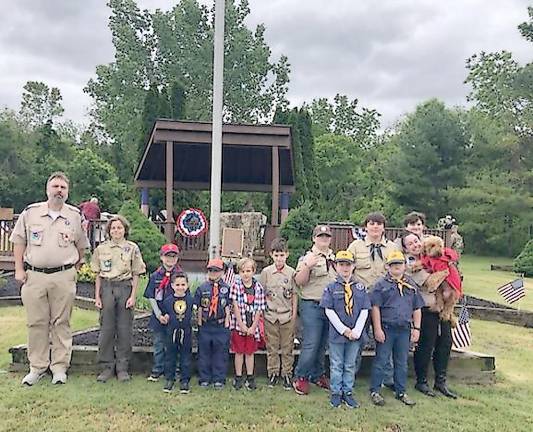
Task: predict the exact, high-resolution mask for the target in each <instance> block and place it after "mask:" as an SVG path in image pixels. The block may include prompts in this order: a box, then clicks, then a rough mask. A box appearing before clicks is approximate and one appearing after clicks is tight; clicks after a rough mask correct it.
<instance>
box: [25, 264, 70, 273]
mask: <svg viewBox="0 0 533 432" xmlns="http://www.w3.org/2000/svg"><path fill="white" fill-rule="evenodd" d="M72 267H74V264H67V265H64V266H61V267H49V268H39V267H34V266H32V265H30V264H28V263H24V270H32V271H36V272H40V273H46V274H51V273H57V272H60V271H64V270H68V269H71V268H72Z"/></svg>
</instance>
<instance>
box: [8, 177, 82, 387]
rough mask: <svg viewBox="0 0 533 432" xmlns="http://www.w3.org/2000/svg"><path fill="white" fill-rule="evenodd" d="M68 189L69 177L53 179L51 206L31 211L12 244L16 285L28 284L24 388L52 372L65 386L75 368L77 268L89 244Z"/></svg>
mask: <svg viewBox="0 0 533 432" xmlns="http://www.w3.org/2000/svg"><path fill="white" fill-rule="evenodd" d="M68 189H69V180H68V178H67V176H66V175H65V174H64V173H62V172H55V173H53V174H52V175H51V176H50V177H49V178H48V181H47V182H46V194H47V196H48V201H45V202H40V203H35V204H30V205H29V206H28V207H26V209H24V211H23V212H22V213H21V214H20V216H19V218H18V220H17V223H16V225H15V228H14V229H13V233H12V234H11V238H10V240H11V241H12V242H13V243H14V255H15V279H17V280H18V281H20V282H22V283H23V285H22V289H21V296H22V303H23V304H24V307H25V308H26V314H27V322H28V324H27V326H28V359H29V361H30V372H29V373H28V374H27V375H26V376H25V377H24V378H23V380H22V383H23V384H27V385H29V386H31V385H33V384H35V383H37V382H38V381H39V380H40V379H41V378H42V376H43V375H44V373H45V372H46V370H47V369H48V368H50V370H51V372H52V375H53V378H52V383H53V384H64V383H65V382H66V380H67V375H66V372H67V369H68V367H69V365H70V358H71V354H72V334H71V331H70V316H71V312H72V306H73V303H74V297H75V295H76V267H77V266H79V264H80V262H81V260H82V258H83V255H84V252H85V249H86V248H87V247H88V246H89V243H88V241H87V237H86V236H85V233H84V231H83V229H82V226H81V215H80V212H79V210H78V209H77V208H76V207H73V206H71V205H68V204H65V202H66V200H67V198H68ZM50 341H51V347H50ZM50 348H51V350H50Z"/></svg>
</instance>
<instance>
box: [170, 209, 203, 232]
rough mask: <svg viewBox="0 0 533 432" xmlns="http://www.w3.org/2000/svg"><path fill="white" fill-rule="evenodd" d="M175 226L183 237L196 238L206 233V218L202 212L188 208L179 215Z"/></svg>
mask: <svg viewBox="0 0 533 432" xmlns="http://www.w3.org/2000/svg"><path fill="white" fill-rule="evenodd" d="M176 225H177V226H178V231H179V232H180V234H181V235H183V236H184V237H198V236H199V235H202V234H203V233H205V232H206V231H207V218H206V217H205V215H204V212H203V211H202V210H200V209H195V208H190V209H187V210H183V211H182V212H181V213H180V215H179V216H178V217H177V219H176Z"/></svg>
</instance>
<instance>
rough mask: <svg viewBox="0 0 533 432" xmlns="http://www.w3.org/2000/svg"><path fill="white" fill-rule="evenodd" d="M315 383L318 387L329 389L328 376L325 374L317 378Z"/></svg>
mask: <svg viewBox="0 0 533 432" xmlns="http://www.w3.org/2000/svg"><path fill="white" fill-rule="evenodd" d="M315 384H316V385H317V386H318V387H320V388H323V389H324V390H328V391H329V378H328V377H327V376H326V375H322V376H321V377H320V378H319V379H317V380H316V381H315Z"/></svg>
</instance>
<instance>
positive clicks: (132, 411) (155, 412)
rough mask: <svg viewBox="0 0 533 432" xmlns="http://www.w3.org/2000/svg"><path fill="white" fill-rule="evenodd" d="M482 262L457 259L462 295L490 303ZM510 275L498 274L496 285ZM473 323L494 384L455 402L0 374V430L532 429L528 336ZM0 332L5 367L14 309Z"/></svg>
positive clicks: (470, 389) (17, 313) (18, 315)
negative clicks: (342, 402) (31, 382)
mask: <svg viewBox="0 0 533 432" xmlns="http://www.w3.org/2000/svg"><path fill="white" fill-rule="evenodd" d="M490 262H495V261H494V260H492V259H487V258H485V259H479V260H478V259H475V258H471V257H465V260H464V265H463V270H464V272H465V273H466V276H465V280H467V281H468V282H466V284H467V285H466V286H467V292H469V293H470V292H471V291H470V290H469V289H468V287H469V286H471V287H473V288H474V289H475V290H476V295H480V296H482V297H487V298H488V296H487V295H483V293H484V292H485V290H486V288H483V286H482V285H484V284H485V278H486V281H488V282H489V283H490V286H489V287H488V290H490V289H492V288H491V287H492V285H495V286H498V284H499V282H496V283H494V279H493V273H495V272H488V267H487V268H486V269H485V267H486V265H487V263H490ZM484 273H488V274H487V275H484ZM496 273H497V272H496ZM508 276H509V275H508V274H506V273H503V274H502V275H500V276H498V277H500V278H502V279H503V282H502V283H504V282H506V281H507V279H506V278H507V277H508ZM511 277H512V275H511ZM499 280H500V279H498V281H499ZM529 283H530V285H531V281H529ZM472 293H473V292H472ZM496 295H497V294H496ZM495 298H497V297H495ZM95 322H96V313H94V312H87V311H79V310H77V311H76V312H75V314H74V319H73V327H74V328H83V327H90V326H92V325H94V324H95ZM471 327H472V333H473V346H472V350H473V351H479V352H486V353H491V354H494V355H495V356H496V367H497V373H496V382H495V383H494V384H493V385H486V386H480V385H472V386H467V385H465V384H463V383H461V382H459V381H452V382H451V386H452V388H453V389H454V390H457V391H458V392H459V393H460V395H461V398H460V399H459V400H457V401H450V400H447V399H445V398H443V397H442V398H441V397H439V398H437V399H430V398H426V397H424V396H422V395H420V394H419V393H418V392H416V391H415V390H414V389H413V388H412V385H413V382H412V380H411V381H410V382H409V393H410V395H411V396H412V397H413V398H414V399H416V400H417V402H418V404H417V405H416V406H415V407H413V408H408V407H405V406H403V405H401V404H400V403H399V402H397V401H395V400H394V399H393V396H392V393H390V392H388V391H387V390H385V391H384V393H383V394H384V396H385V398H386V400H387V405H386V406H385V407H383V408H377V407H374V406H372V405H371V403H370V401H369V400H368V396H367V387H368V381H367V380H366V379H362V380H360V381H359V383H358V386H357V388H356V391H355V393H356V397H357V398H358V399H359V401H360V402H361V403H362V407H361V408H360V409H359V410H354V411H349V410H347V409H345V408H342V409H338V410H333V409H332V408H330V407H329V405H328V395H327V393H326V392H324V391H320V390H318V389H316V388H313V389H312V393H311V394H310V395H309V396H305V397H302V396H297V395H296V394H294V393H293V392H286V391H283V390H282V389H281V388H277V389H273V390H271V389H268V388H267V387H266V382H265V379H264V378H262V379H260V380H259V385H260V388H259V389H258V390H257V391H256V392H255V393H250V392H246V391H241V392H235V391H233V390H231V389H229V388H227V389H225V390H223V391H221V392H215V391H214V390H207V391H205V390H201V389H199V388H198V387H197V386H196V382H194V385H193V387H192V391H191V394H189V395H180V394H178V393H174V394H171V395H167V394H164V393H163V392H162V383H148V382H147V381H146V380H145V378H144V377H143V376H135V377H134V379H133V380H132V381H131V382H129V383H125V384H119V383H117V382H109V383H107V384H98V383H96V381H95V377H94V376H81V375H78V374H75V375H73V376H70V377H69V381H68V383H67V384H66V385H65V386H59V387H58V386H52V385H51V384H50V379H49V378H48V379H46V380H43V381H42V382H40V383H39V384H38V385H36V386H34V387H32V388H27V387H22V386H21V385H20V379H21V378H22V374H13V373H7V372H4V373H2V374H0V394H1V396H0V419H1V420H0V431H32V432H34V431H54V432H59V431H68V432H74V431H140V430H142V431H174V430H195V431H204V430H205V431H216V430H228V431H233V430H235V431H274V430H276V431H277V430H279V431H421V430H437V431H452V430H453V431H476V432H485V431H493V430H497V431H498V432H504V431H513V432H514V431H528V432H529V431H530V430H532V428H531V425H532V424H533V410H532V405H533V369H530V368H529V366H530V365H531V364H533V330H532V329H525V328H520V327H514V326H509V325H504V324H498V323H494V322H483V321H473V322H472V324H471ZM0 329H1V332H0V353H1V354H0V369H3V370H5V369H6V368H7V363H8V361H9V360H8V356H7V355H6V354H5V353H6V351H7V349H8V348H9V347H10V346H12V345H15V344H19V343H23V342H24V341H25V316H24V312H23V310H22V308H17V307H10V308H2V309H0Z"/></svg>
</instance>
